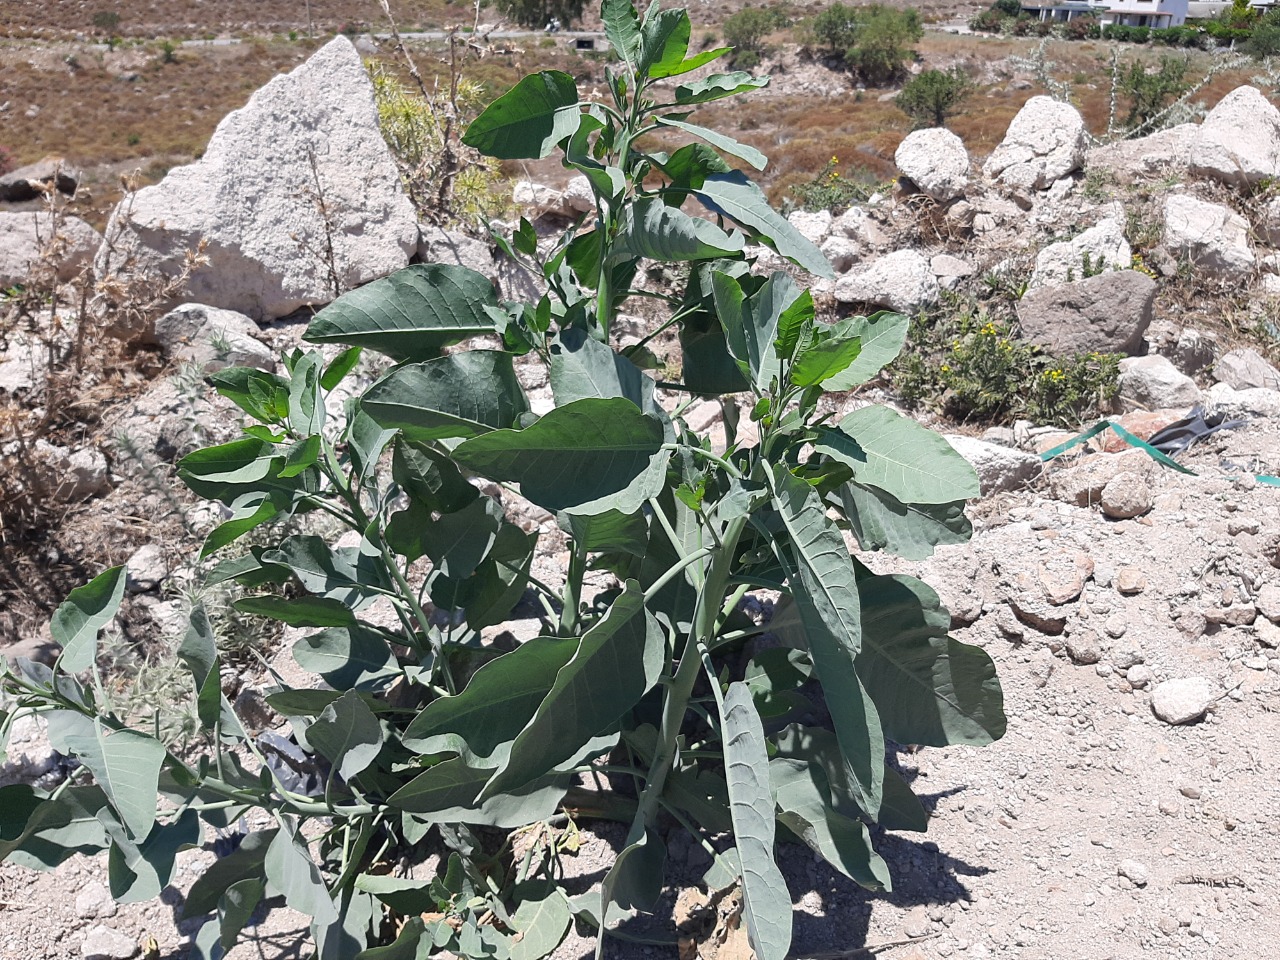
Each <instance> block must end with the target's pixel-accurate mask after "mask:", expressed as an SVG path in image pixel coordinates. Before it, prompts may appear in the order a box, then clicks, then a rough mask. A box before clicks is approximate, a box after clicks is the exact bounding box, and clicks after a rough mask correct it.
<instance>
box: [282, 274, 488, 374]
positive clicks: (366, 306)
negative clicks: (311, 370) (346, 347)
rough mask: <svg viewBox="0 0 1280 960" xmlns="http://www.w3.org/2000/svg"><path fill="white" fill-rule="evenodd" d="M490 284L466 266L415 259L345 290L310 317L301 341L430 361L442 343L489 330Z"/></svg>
mask: <svg viewBox="0 0 1280 960" xmlns="http://www.w3.org/2000/svg"><path fill="white" fill-rule="evenodd" d="M497 306H498V297H497V294H496V292H495V291H494V289H493V284H492V283H491V282H490V281H489V279H488V278H487V277H485V276H484V275H483V274H479V273H476V272H475V271H474V270H469V269H467V268H466V267H459V266H453V265H449V264H442V263H416V264H414V265H412V266H409V267H405V268H404V269H403V270H397V271H396V272H395V273H393V274H392V275H391V276H389V277H384V278H382V279H381V280H375V281H373V282H372V283H368V284H365V285H364V286H363V287H358V288H357V289H355V290H352V291H351V292H350V293H344V294H343V295H342V296H341V297H339V298H338V299H337V300H335V301H334V302H333V303H331V304H329V306H327V307H325V308H324V309H323V310H321V311H320V312H319V313H317V314H316V315H315V317H314V318H313V319H312V320H311V323H310V324H309V325H308V327H307V332H306V334H305V335H304V339H306V340H309V341H311V342H312V343H346V344H352V345H354V346H361V347H368V348H369V349H370V350H376V351H378V352H379V353H384V354H386V355H387V356H389V357H392V358H393V359H396V360H430V359H432V358H433V357H438V356H440V351H441V349H442V348H443V347H446V346H448V345H449V344H451V343H457V342H458V341H460V340H465V339H467V338H468V337H474V336H479V335H481V334H486V333H493V332H494V323H493V319H492V317H491V316H490V315H489V313H488V312H487V311H486V309H485V308H486V307H494V308H496V307H497Z"/></svg>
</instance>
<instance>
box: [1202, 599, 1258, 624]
mask: <svg viewBox="0 0 1280 960" xmlns="http://www.w3.org/2000/svg"><path fill="white" fill-rule="evenodd" d="M1204 619H1205V621H1206V622H1208V623H1217V624H1220V625H1222V626H1227V627H1247V626H1249V625H1250V624H1251V623H1253V621H1254V620H1256V619H1258V608H1257V607H1255V606H1254V605H1253V604H1252V603H1233V604H1230V605H1228V606H1225V607H1209V608H1208V609H1206V610H1205V611H1204Z"/></svg>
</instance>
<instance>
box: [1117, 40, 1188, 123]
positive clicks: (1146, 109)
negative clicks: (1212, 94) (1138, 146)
mask: <svg viewBox="0 0 1280 960" xmlns="http://www.w3.org/2000/svg"><path fill="white" fill-rule="evenodd" d="M1190 86H1191V84H1190V83H1189V82H1188V81H1187V60H1186V58H1185V57H1176V56H1168V55H1166V56H1163V57H1161V58H1160V64H1159V66H1158V67H1157V68H1156V69H1155V70H1148V69H1147V65H1146V64H1144V63H1142V62H1140V61H1135V62H1134V63H1133V64H1131V65H1130V66H1129V70H1128V72H1127V73H1125V74H1124V77H1123V78H1122V79H1121V81H1120V89H1121V91H1122V92H1123V93H1124V94H1125V96H1127V97H1128V98H1129V115H1128V117H1127V118H1126V119H1125V124H1126V126H1128V127H1130V128H1134V127H1138V126H1141V125H1142V124H1145V123H1148V122H1149V121H1151V120H1153V119H1155V117H1156V116H1157V115H1158V114H1160V113H1161V111H1163V110H1164V109H1165V108H1166V107H1168V106H1169V104H1170V103H1172V102H1173V101H1174V100H1176V99H1177V98H1178V97H1180V96H1182V95H1183V94H1184V93H1186V92H1187V90H1188V89H1189V88H1190Z"/></svg>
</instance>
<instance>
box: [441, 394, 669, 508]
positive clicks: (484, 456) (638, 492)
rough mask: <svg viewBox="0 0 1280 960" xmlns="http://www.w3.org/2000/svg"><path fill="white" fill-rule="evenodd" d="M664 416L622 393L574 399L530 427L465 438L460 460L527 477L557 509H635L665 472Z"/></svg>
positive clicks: (532, 495) (531, 489)
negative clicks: (647, 410)
mask: <svg viewBox="0 0 1280 960" xmlns="http://www.w3.org/2000/svg"><path fill="white" fill-rule="evenodd" d="M663 439H664V437H663V427H662V423H661V422H660V421H659V420H658V419H657V418H655V417H651V416H647V415H646V414H644V413H642V412H641V411H640V409H639V408H638V407H637V406H636V405H635V404H634V403H632V402H631V401H630V400H625V399H621V398H613V399H595V398H587V399H583V400H575V401H573V402H571V403H568V404H565V405H564V406H560V407H556V408H555V409H554V410H552V411H550V412H549V413H548V414H547V415H546V416H544V417H542V418H541V419H540V420H538V421H537V422H536V423H534V424H532V425H530V426H528V427H526V428H525V429H523V430H495V431H494V432H492V433H487V434H484V435H482V436H478V437H473V438H472V439H470V440H467V441H464V442H463V443H461V444H459V445H458V447H457V448H456V449H455V450H454V452H453V454H454V459H455V460H457V462H458V463H459V464H461V465H462V466H463V467H466V468H468V469H470V470H474V471H475V472H476V473H479V474H481V475H483V476H486V477H489V478H490V479H493V480H510V481H514V482H516V483H519V484H520V492H521V493H522V494H523V495H524V497H525V498H526V499H528V500H530V501H532V502H533V503H536V504H537V505H538V506H540V507H542V508H544V509H546V510H550V511H552V512H556V511H560V510H566V511H568V512H571V513H602V512H604V511H606V510H610V509H614V510H618V511H619V512H621V513H634V512H635V511H636V510H638V509H639V508H640V505H641V504H642V503H644V501H645V500H648V499H649V498H650V497H652V496H654V495H656V494H657V492H658V491H659V490H660V489H661V487H662V483H663V482H664V480H665V478H666V462H667V459H668V454H667V453H666V451H664V450H663V449H662V443H663Z"/></svg>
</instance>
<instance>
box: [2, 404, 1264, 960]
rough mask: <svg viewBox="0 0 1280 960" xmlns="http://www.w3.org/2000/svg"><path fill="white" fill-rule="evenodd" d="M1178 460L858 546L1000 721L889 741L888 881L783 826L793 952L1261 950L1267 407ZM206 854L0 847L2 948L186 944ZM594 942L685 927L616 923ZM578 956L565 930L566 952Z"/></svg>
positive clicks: (1023, 959) (682, 873)
mask: <svg viewBox="0 0 1280 960" xmlns="http://www.w3.org/2000/svg"><path fill="white" fill-rule="evenodd" d="M1182 460H1183V462H1184V463H1185V464H1186V465H1188V466H1190V467H1191V468H1192V469H1194V470H1196V471H1197V472H1199V473H1200V474H1201V475H1200V476H1198V477H1190V476H1185V475H1182V474H1178V473H1175V472H1173V471H1171V470H1167V469H1163V468H1158V467H1155V466H1154V465H1152V464H1150V462H1149V461H1147V460H1146V455H1145V454H1143V453H1141V452H1138V451H1130V452H1127V453H1121V454H1089V455H1088V456H1087V459H1086V460H1085V461H1084V462H1083V465H1081V466H1077V467H1073V466H1072V465H1071V462H1070V460H1069V458H1067V459H1064V460H1061V461H1056V462H1054V463H1052V464H1051V465H1050V467H1049V469H1048V470H1047V472H1046V474H1045V475H1044V476H1043V477H1042V478H1041V479H1040V480H1039V481H1037V482H1036V484H1035V485H1033V487H1031V488H1029V489H1026V490H1022V491H1018V492H1015V493H1006V494H1000V495H997V496H996V497H995V498H993V499H990V500H988V501H984V502H981V503H978V504H976V505H975V506H974V507H973V508H972V510H971V512H972V514H973V515H974V518H975V522H976V527H977V532H976V534H975V537H974V539H973V542H972V543H971V544H969V545H967V546H965V547H959V548H948V549H945V550H943V551H941V552H940V553H939V554H938V555H937V556H935V557H934V558H933V559H931V560H929V561H925V562H923V563H921V564H907V563H903V562H898V563H896V564H895V563H894V562H893V561H890V560H888V559H886V558H878V557H877V558H872V559H873V563H874V566H875V567H876V569H878V570H881V571H887V570H891V569H898V570H901V571H903V572H913V573H922V574H923V575H924V576H925V578H926V579H927V580H929V582H931V583H932V584H934V585H935V586H936V587H937V588H938V589H939V592H940V594H941V595H942V597H943V600H944V602H946V603H947V604H948V606H949V608H950V609H951V610H952V613H953V618H954V619H956V620H960V621H964V622H967V623H969V625H968V626H961V627H958V628H957V629H956V630H955V632H954V635H955V636H956V637H957V638H958V639H960V640H963V641H966V642H970V643H979V644H981V645H982V646H983V647H985V648H986V649H987V650H988V651H989V652H990V653H991V654H992V656H993V657H994V659H995V660H996V663H997V665H998V667H999V670H1000V675H1001V678H1002V682H1003V686H1004V691H1005V697H1006V709H1007V712H1008V716H1009V731H1008V734H1007V735H1006V736H1005V737H1004V739H1003V740H1001V741H999V742H997V743H996V744H994V745H993V746H990V747H987V748H983V749H976V748H950V749H922V750H919V751H918V752H910V751H902V752H901V753H899V755H898V762H899V764H900V767H901V769H902V771H903V772H904V774H905V775H906V776H907V778H908V779H909V780H912V781H913V786H914V788H915V790H916V791H917V793H919V794H920V795H921V796H922V797H923V798H924V799H925V801H926V805H927V806H928V807H929V808H931V810H932V812H933V820H932V823H931V826H930V830H929V832H928V834H926V835H923V836H922V835H911V834H900V835H882V836H880V837H878V838H877V845H878V847H879V849H880V850H881V851H882V853H883V854H884V855H885V857H886V859H887V860H888V862H889V865H890V868H891V871H892V875H893V880H894V888H895V889H894V892H893V893H892V894H885V895H870V894H867V893H865V892H863V891H862V890H860V889H859V888H857V887H856V886H854V885H853V884H851V883H850V882H848V881H846V880H844V879H843V878H841V877H839V876H838V875H835V874H833V873H832V872H831V871H830V870H829V869H827V868H826V867H825V866H824V865H822V864H821V863H819V862H817V861H815V859H814V857H813V856H812V855H811V854H810V853H809V852H808V851H807V850H806V849H804V848H798V847H783V848H782V849H781V859H782V862H783V864H784V869H785V870H786V873H787V875H788V880H789V883H790V886H791V891H792V895H793V897H794V900H795V903H796V912H795V930H796V936H795V956H796V957H833V956H837V955H840V956H844V955H852V956H856V955H858V954H856V953H854V954H848V953H847V951H851V950H854V949H855V948H858V947H860V946H862V945H864V944H867V945H869V946H875V945H877V944H892V945H893V946H892V947H888V948H886V949H885V951H884V952H883V953H882V954H881V955H884V956H891V957H896V958H902V960H906V958H909V960H936V958H959V960H976V958H983V957H1000V958H1011V960H1012V958H1017V960H1137V958H1139V957H1146V958H1150V957H1156V958H1170V960H1172V958H1183V957H1186V958H1193V957H1194V958H1197V960H1234V958H1242V957H1254V958H1259V960H1262V958H1264V957H1268V956H1271V955H1272V953H1271V947H1268V946H1267V945H1268V944H1271V945H1274V944H1276V943H1280V914H1277V913H1276V912H1275V911H1274V909H1273V904H1274V898H1275V894H1276V891H1277V889H1278V888H1280V853H1278V852H1277V851H1278V850H1280V847H1278V845H1277V833H1278V832H1280V818H1278V816H1277V815H1278V814H1280V785H1278V781H1277V755H1276V751H1275V748H1274V743H1275V741H1276V739H1277V737H1280V650H1277V649H1276V648H1277V646H1280V626H1277V625H1276V624H1275V623H1272V622H1270V621H1269V620H1268V619H1267V616H1265V615H1264V614H1270V615H1271V616H1272V617H1275V618H1277V619H1280V610H1277V609H1271V606H1270V605H1269V603H1268V601H1266V600H1265V599H1264V598H1265V597H1266V596H1268V595H1270V596H1272V597H1273V600H1272V601H1271V602H1274V593H1275V591H1276V589H1277V587H1280V570H1278V569H1277V565H1278V564H1280V554H1278V553H1277V551H1280V488H1276V487H1273V486H1267V485H1264V484H1260V483H1257V482H1256V481H1254V480H1253V478H1252V475H1253V474H1254V473H1255V472H1256V473H1271V474H1276V473H1280V424H1277V423H1275V422H1266V421H1258V422H1254V423H1250V424H1248V425H1247V426H1245V427H1242V428H1240V429H1238V430H1234V431H1230V432H1227V433H1222V434H1218V435H1217V436H1216V437H1214V438H1210V439H1209V440H1207V441H1205V442H1204V443H1203V444H1202V445H1200V446H1199V447H1197V448H1194V449H1193V450H1192V451H1191V452H1190V453H1189V454H1186V455H1184V456H1183V458H1182ZM1120 466H1123V467H1124V468H1125V469H1129V470H1137V471H1139V472H1140V473H1141V472H1146V473H1147V476H1148V482H1149V483H1150V484H1151V487H1152V490H1153V492H1154V508H1153V509H1152V511H1151V512H1150V513H1149V514H1147V515H1146V516H1143V517H1140V518H1138V519H1133V520H1122V521H1114V520H1109V519H1107V518H1105V517H1104V516H1103V515H1102V513H1101V512H1100V511H1099V510H1098V508H1097V506H1094V505H1086V506H1079V505H1077V504H1076V503H1075V502H1071V501H1072V500H1073V498H1074V497H1075V496H1077V495H1078V494H1080V493H1081V491H1083V490H1086V489H1088V488H1089V486H1090V484H1091V483H1096V477H1097V475H1098V474H1102V475H1106V474H1108V473H1113V472H1114V471H1115V470H1116V469H1118V468H1119V467H1120ZM1090 477H1093V478H1094V479H1092V480H1091V479H1090ZM1268 587H1270V588H1271V590H1270V591H1267V588H1268ZM1121 589H1123V590H1124V591H1125V592H1124V593H1121V592H1120V590H1121ZM1047 597H1055V598H1057V599H1058V600H1061V603H1058V604H1055V603H1053V602H1051V601H1048V600H1046V598H1047ZM1254 599H1257V600H1258V603H1259V606H1260V607H1261V608H1262V610H1263V612H1262V613H1259V612H1257V611H1256V610H1255V609H1254V604H1253V601H1254ZM1015 607H1017V608H1018V609H1021V610H1023V611H1024V613H1023V614H1022V619H1019V617H1018V616H1016V615H1015V613H1014V609H1015ZM1024 620H1032V621H1035V622H1037V623H1039V627H1035V626H1031V625H1029V624H1028V623H1026V622H1023V621H1024ZM970 621H971V622H970ZM1055 631H1057V632H1056V633H1055ZM1095 661H1096V662H1095ZM1185 677H1201V678H1204V679H1205V680H1206V681H1207V682H1208V684H1209V686H1210V689H1211V691H1212V696H1213V699H1214V702H1213V705H1212V707H1211V708H1210V710H1209V713H1208V716H1207V717H1206V718H1205V719H1204V720H1202V721H1200V722H1194V723H1189V724H1185V725H1179V726H1173V725H1170V724H1168V723H1166V722H1163V721H1162V720H1160V719H1158V718H1157V717H1156V716H1155V715H1154V714H1153V710H1152V694H1151V691H1152V689H1153V687H1155V685H1156V684H1158V683H1159V682H1161V681H1164V680H1169V679H1176V678H1185ZM618 840H620V836H619V835H618V832H617V831H616V830H614V829H613V828H611V827H609V826H607V825H606V826H604V827H602V828H600V829H599V831H598V832H596V833H588V834H587V836H586V842H585V843H584V845H583V848H582V850H581V852H580V853H579V854H578V856H577V858H576V862H575V863H574V864H573V865H572V866H571V868H570V869H571V871H572V873H574V874H578V875H582V876H584V877H585V878H590V877H598V876H599V875H600V874H601V873H602V872H603V870H604V869H605V866H606V865H607V863H608V861H609V858H610V856H611V855H612V850H613V844H615V843H617V841H618ZM211 858H212V854H211V853H208V852H204V851H193V852H190V853H187V854H184V855H183V856H182V857H181V858H180V868H179V873H178V875H177V879H176V882H175V886H174V888H172V889H170V890H168V891H166V894H165V895H164V897H163V898H162V900H161V902H159V903H153V904H135V905H127V906H119V907H118V908H117V907H115V906H114V905H112V904H110V903H109V901H108V898H106V896H105V889H104V888H103V886H102V885H103V883H104V881H105V873H106V866H105V858H99V859H97V860H80V859H77V860H73V861H70V862H68V863H67V864H65V865H64V866H63V867H61V868H60V869H59V870H58V871H57V872H56V873H53V874H40V875H35V874H28V873H24V872H22V871H21V870H19V869H18V868H16V867H14V866H12V865H6V866H4V867H2V868H0V958H4V960H8V958H13V960H30V958H37V960H38V958H48V960H61V958H73V957H81V956H82V943H83V941H84V939H85V937H86V936H87V935H89V933H90V931H91V930H92V929H93V928H94V927H95V926H96V925H100V924H101V925H105V926H107V927H111V928H115V929H116V930H118V931H119V932H120V933H121V934H123V935H124V936H125V937H126V938H129V939H131V940H135V941H143V940H144V939H145V938H147V937H154V938H155V940H156V941H157V943H158V946H159V951H160V953H159V955H160V956H163V957H174V958H176V957H178V956H179V955H180V953H181V944H182V933H183V932H189V931H187V930H186V928H182V927H179V926H177V925H176V924H175V920H174V917H175V913H176V910H177V908H178V906H179V905H180V902H181V894H180V891H181V890H182V889H185V888H186V887H187V886H188V885H189V884H190V883H191V882H192V881H193V880H194V879H195V877H196V876H197V874H198V870H197V867H198V865H199V864H201V863H204V862H208V861H209V860H210V859H211ZM668 865H669V877H670V878H671V880H672V882H673V886H672V888H671V889H670V890H669V892H668V895H667V896H666V897H665V898H664V900H663V902H662V904H661V905H660V907H659V910H658V912H657V915H656V916H655V917H652V918H642V919H641V920H638V921H636V922H635V924H634V925H633V926H632V927H631V928H630V930H631V932H633V933H636V934H640V935H642V936H645V937H652V938H659V939H661V938H670V937H671V936H672V933H673V931H672V928H671V921H670V913H669V911H670V909H671V906H672V902H673V900H674V898H675V896H676V894H677V891H678V888H680V887H682V886H684V885H686V884H690V883H693V882H696V878H697V877H698V876H699V875H700V874H701V872H702V871H703V870H704V869H705V868H706V866H707V865H708V864H707V862H706V860H705V854H704V853H703V852H702V850H701V848H699V847H698V846H697V845H696V844H694V845H688V844H686V843H682V842H680V841H676V842H675V843H673V844H672V846H671V848H670V854H669V860H668ZM299 924H300V918H298V917H297V916H296V915H292V914H290V913H289V912H288V911H287V910H284V909H283V908H278V909H277V910H275V911H273V912H272V913H271V914H270V915H269V916H268V917H267V918H266V919H265V920H264V921H263V922H262V923H261V924H260V925H259V926H258V927H257V928H255V931H254V939H253V940H252V941H250V942H248V943H245V944H242V945H241V946H239V947H237V949H236V950H235V951H234V952H233V953H232V954H231V956H232V957H233V958H234V960H242V958H243V960H247V958H250V957H262V958H271V960H277V958H286V957H295V956H305V949H304V947H303V946H301V944H300V942H299V936H300V934H299ZM99 935H101V932H99ZM300 951H303V952H301V953H300ZM608 955H609V956H615V957H619V958H627V960H632V958H635V960H639V958H649V957H659V958H666V957H671V958H674V957H675V956H676V949H675V946H674V945H672V946H668V947H661V946H646V947H640V946H637V945H635V944H623V943H620V942H615V943H614V945H613V946H612V947H611V948H610V951H609V954H608ZM587 956H590V946H589V942H588V941H587V940H585V939H582V938H580V937H578V936H576V935H571V937H570V939H569V940H568V941H567V942H566V943H565V944H564V945H563V946H562V947H561V949H560V950H559V951H558V953H557V958H558V960H578V958H585V957H587ZM721 956H722V957H723V956H724V954H721Z"/></svg>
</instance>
